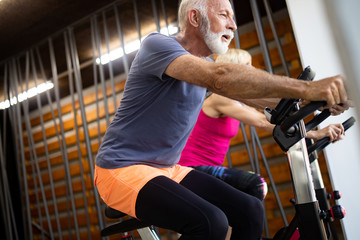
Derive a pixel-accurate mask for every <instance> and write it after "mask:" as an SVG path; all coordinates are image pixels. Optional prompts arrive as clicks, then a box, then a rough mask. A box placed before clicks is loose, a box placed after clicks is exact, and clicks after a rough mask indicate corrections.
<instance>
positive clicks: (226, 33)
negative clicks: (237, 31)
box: [220, 29, 234, 41]
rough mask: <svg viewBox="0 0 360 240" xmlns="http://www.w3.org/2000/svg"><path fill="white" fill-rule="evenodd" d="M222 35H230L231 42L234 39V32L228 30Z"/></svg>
mask: <svg viewBox="0 0 360 240" xmlns="http://www.w3.org/2000/svg"><path fill="white" fill-rule="evenodd" d="M220 35H221V36H222V35H228V36H229V37H230V39H229V41H231V40H232V39H233V38H234V32H233V31H231V30H229V29H226V30H225V31H223V32H222V33H220Z"/></svg>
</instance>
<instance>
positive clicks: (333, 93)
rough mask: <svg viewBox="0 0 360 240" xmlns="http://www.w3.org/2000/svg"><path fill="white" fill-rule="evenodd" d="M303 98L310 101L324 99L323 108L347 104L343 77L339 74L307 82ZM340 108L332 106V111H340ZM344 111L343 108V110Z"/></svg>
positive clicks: (346, 105)
mask: <svg viewBox="0 0 360 240" xmlns="http://www.w3.org/2000/svg"><path fill="white" fill-rule="evenodd" d="M305 95H306V96H305V97H304V99H306V100H310V101H326V103H327V104H326V106H325V108H331V107H333V106H335V105H339V104H345V108H346V107H349V106H348V96H347V92H346V88H345V79H344V77H343V76H341V75H337V76H334V77H329V78H325V79H322V80H318V81H313V82H309V86H308V90H307V91H306V93H305ZM341 109H342V108H339V107H334V109H333V111H334V112H338V111H342V110H341ZM344 111H345V110H344Z"/></svg>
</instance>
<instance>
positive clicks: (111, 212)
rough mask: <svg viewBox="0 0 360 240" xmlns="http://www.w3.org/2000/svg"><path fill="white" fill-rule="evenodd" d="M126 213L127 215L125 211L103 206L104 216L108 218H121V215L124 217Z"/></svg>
mask: <svg viewBox="0 0 360 240" xmlns="http://www.w3.org/2000/svg"><path fill="white" fill-rule="evenodd" d="M126 215H127V214H126V213H123V212H120V211H118V210H116V209H113V208H111V207H109V206H106V207H105V216H106V217H108V218H111V219H115V218H122V217H125V216H126Z"/></svg>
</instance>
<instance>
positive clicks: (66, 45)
mask: <svg viewBox="0 0 360 240" xmlns="http://www.w3.org/2000/svg"><path fill="white" fill-rule="evenodd" d="M64 42H65V55H66V64H67V68H68V73H69V74H68V76H69V88H70V95H71V103H72V107H73V112H74V125H75V133H76V145H77V150H78V156H79V164H80V174H81V186H82V192H83V197H84V208H85V214H86V223H87V230H88V233H89V236H88V239H91V234H90V233H91V231H90V216H89V211H88V210H89V208H88V204H87V197H86V186H85V181H84V167H83V164H82V153H81V147H80V137H79V127H78V120H77V113H76V106H75V92H74V82H73V76H72V71H71V69H72V67H71V59H70V50H69V43H68V39H67V37H66V33H64ZM51 47H52V45H51Z"/></svg>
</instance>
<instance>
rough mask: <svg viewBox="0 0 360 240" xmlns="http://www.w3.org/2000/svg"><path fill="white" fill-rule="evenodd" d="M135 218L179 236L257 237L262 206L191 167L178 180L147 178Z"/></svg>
mask: <svg viewBox="0 0 360 240" xmlns="http://www.w3.org/2000/svg"><path fill="white" fill-rule="evenodd" d="M135 209H136V215H137V217H138V218H139V219H141V220H143V221H145V222H149V223H151V224H153V225H155V226H157V227H160V228H164V229H171V230H173V231H175V232H178V233H181V234H182V236H181V237H180V239H182V240H186V239H192V240H197V239H201V240H222V239H225V237H226V234H227V231H228V226H231V227H232V234H231V239H236V240H240V239H244V240H253V239H260V237H261V233H262V230H263V222H264V221H263V220H264V208H263V205H262V202H261V201H260V200H259V199H257V198H256V197H253V196H250V195H248V194H245V193H243V192H241V191H239V190H237V189H235V188H233V187H232V186H230V185H229V184H227V183H224V182H223V181H221V180H219V179H217V178H215V177H213V176H210V175H208V174H205V173H202V172H199V171H191V172H190V173H189V174H188V175H187V176H186V177H185V178H184V179H183V180H182V181H181V182H180V184H178V183H176V182H175V181H173V180H171V179H169V178H167V177H164V176H159V177H156V178H154V179H152V180H151V181H149V182H148V183H147V184H146V185H145V186H144V187H143V188H142V189H141V190H140V192H139V195H138V198H137V201H136V208H135Z"/></svg>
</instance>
